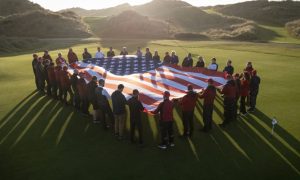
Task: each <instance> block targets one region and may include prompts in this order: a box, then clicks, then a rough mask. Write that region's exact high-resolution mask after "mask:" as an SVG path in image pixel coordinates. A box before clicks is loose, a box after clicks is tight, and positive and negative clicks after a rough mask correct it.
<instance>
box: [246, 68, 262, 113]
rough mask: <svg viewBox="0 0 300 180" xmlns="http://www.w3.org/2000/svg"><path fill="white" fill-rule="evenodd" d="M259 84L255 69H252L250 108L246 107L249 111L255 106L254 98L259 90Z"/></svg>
mask: <svg viewBox="0 0 300 180" xmlns="http://www.w3.org/2000/svg"><path fill="white" fill-rule="evenodd" d="M259 85H260V77H259V76H257V71H256V70H253V71H252V78H251V80H250V108H249V109H248V111H249V112H253V111H254V110H255V106H256V99H257V95H258V92H259Z"/></svg>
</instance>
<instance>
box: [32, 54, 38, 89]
mask: <svg viewBox="0 0 300 180" xmlns="http://www.w3.org/2000/svg"><path fill="white" fill-rule="evenodd" d="M32 56H33V60H32V63H31V65H32V71H33V74H34V81H35V86H36V89H39V83H38V78H37V74H36V66H37V63H38V58H39V57H38V55H37V54H33V55H32Z"/></svg>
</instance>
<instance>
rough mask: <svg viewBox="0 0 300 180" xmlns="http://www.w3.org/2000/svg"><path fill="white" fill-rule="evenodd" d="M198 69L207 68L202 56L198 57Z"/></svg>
mask: <svg viewBox="0 0 300 180" xmlns="http://www.w3.org/2000/svg"><path fill="white" fill-rule="evenodd" d="M196 67H201V68H204V67H205V62H204V59H203V57H202V56H199V57H198V61H197V64H196Z"/></svg>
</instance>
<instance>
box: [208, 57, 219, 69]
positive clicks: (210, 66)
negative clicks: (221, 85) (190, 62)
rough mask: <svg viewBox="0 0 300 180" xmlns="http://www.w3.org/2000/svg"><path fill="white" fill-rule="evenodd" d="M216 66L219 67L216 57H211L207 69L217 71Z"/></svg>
mask: <svg viewBox="0 0 300 180" xmlns="http://www.w3.org/2000/svg"><path fill="white" fill-rule="evenodd" d="M218 68H219V65H218V64H217V59H216V58H212V59H211V64H210V65H209V66H208V67H207V69H209V70H213V71H217V70H218Z"/></svg>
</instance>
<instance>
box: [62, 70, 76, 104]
mask: <svg viewBox="0 0 300 180" xmlns="http://www.w3.org/2000/svg"><path fill="white" fill-rule="evenodd" d="M60 83H61V89H62V93H63V98H62V101H63V102H64V103H65V104H66V105H68V104H72V102H73V96H74V94H73V92H72V89H71V81H70V77H69V72H68V67H67V66H64V67H63V70H62V71H60ZM68 93H69V96H70V100H69V103H68V101H67V96H68Z"/></svg>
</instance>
